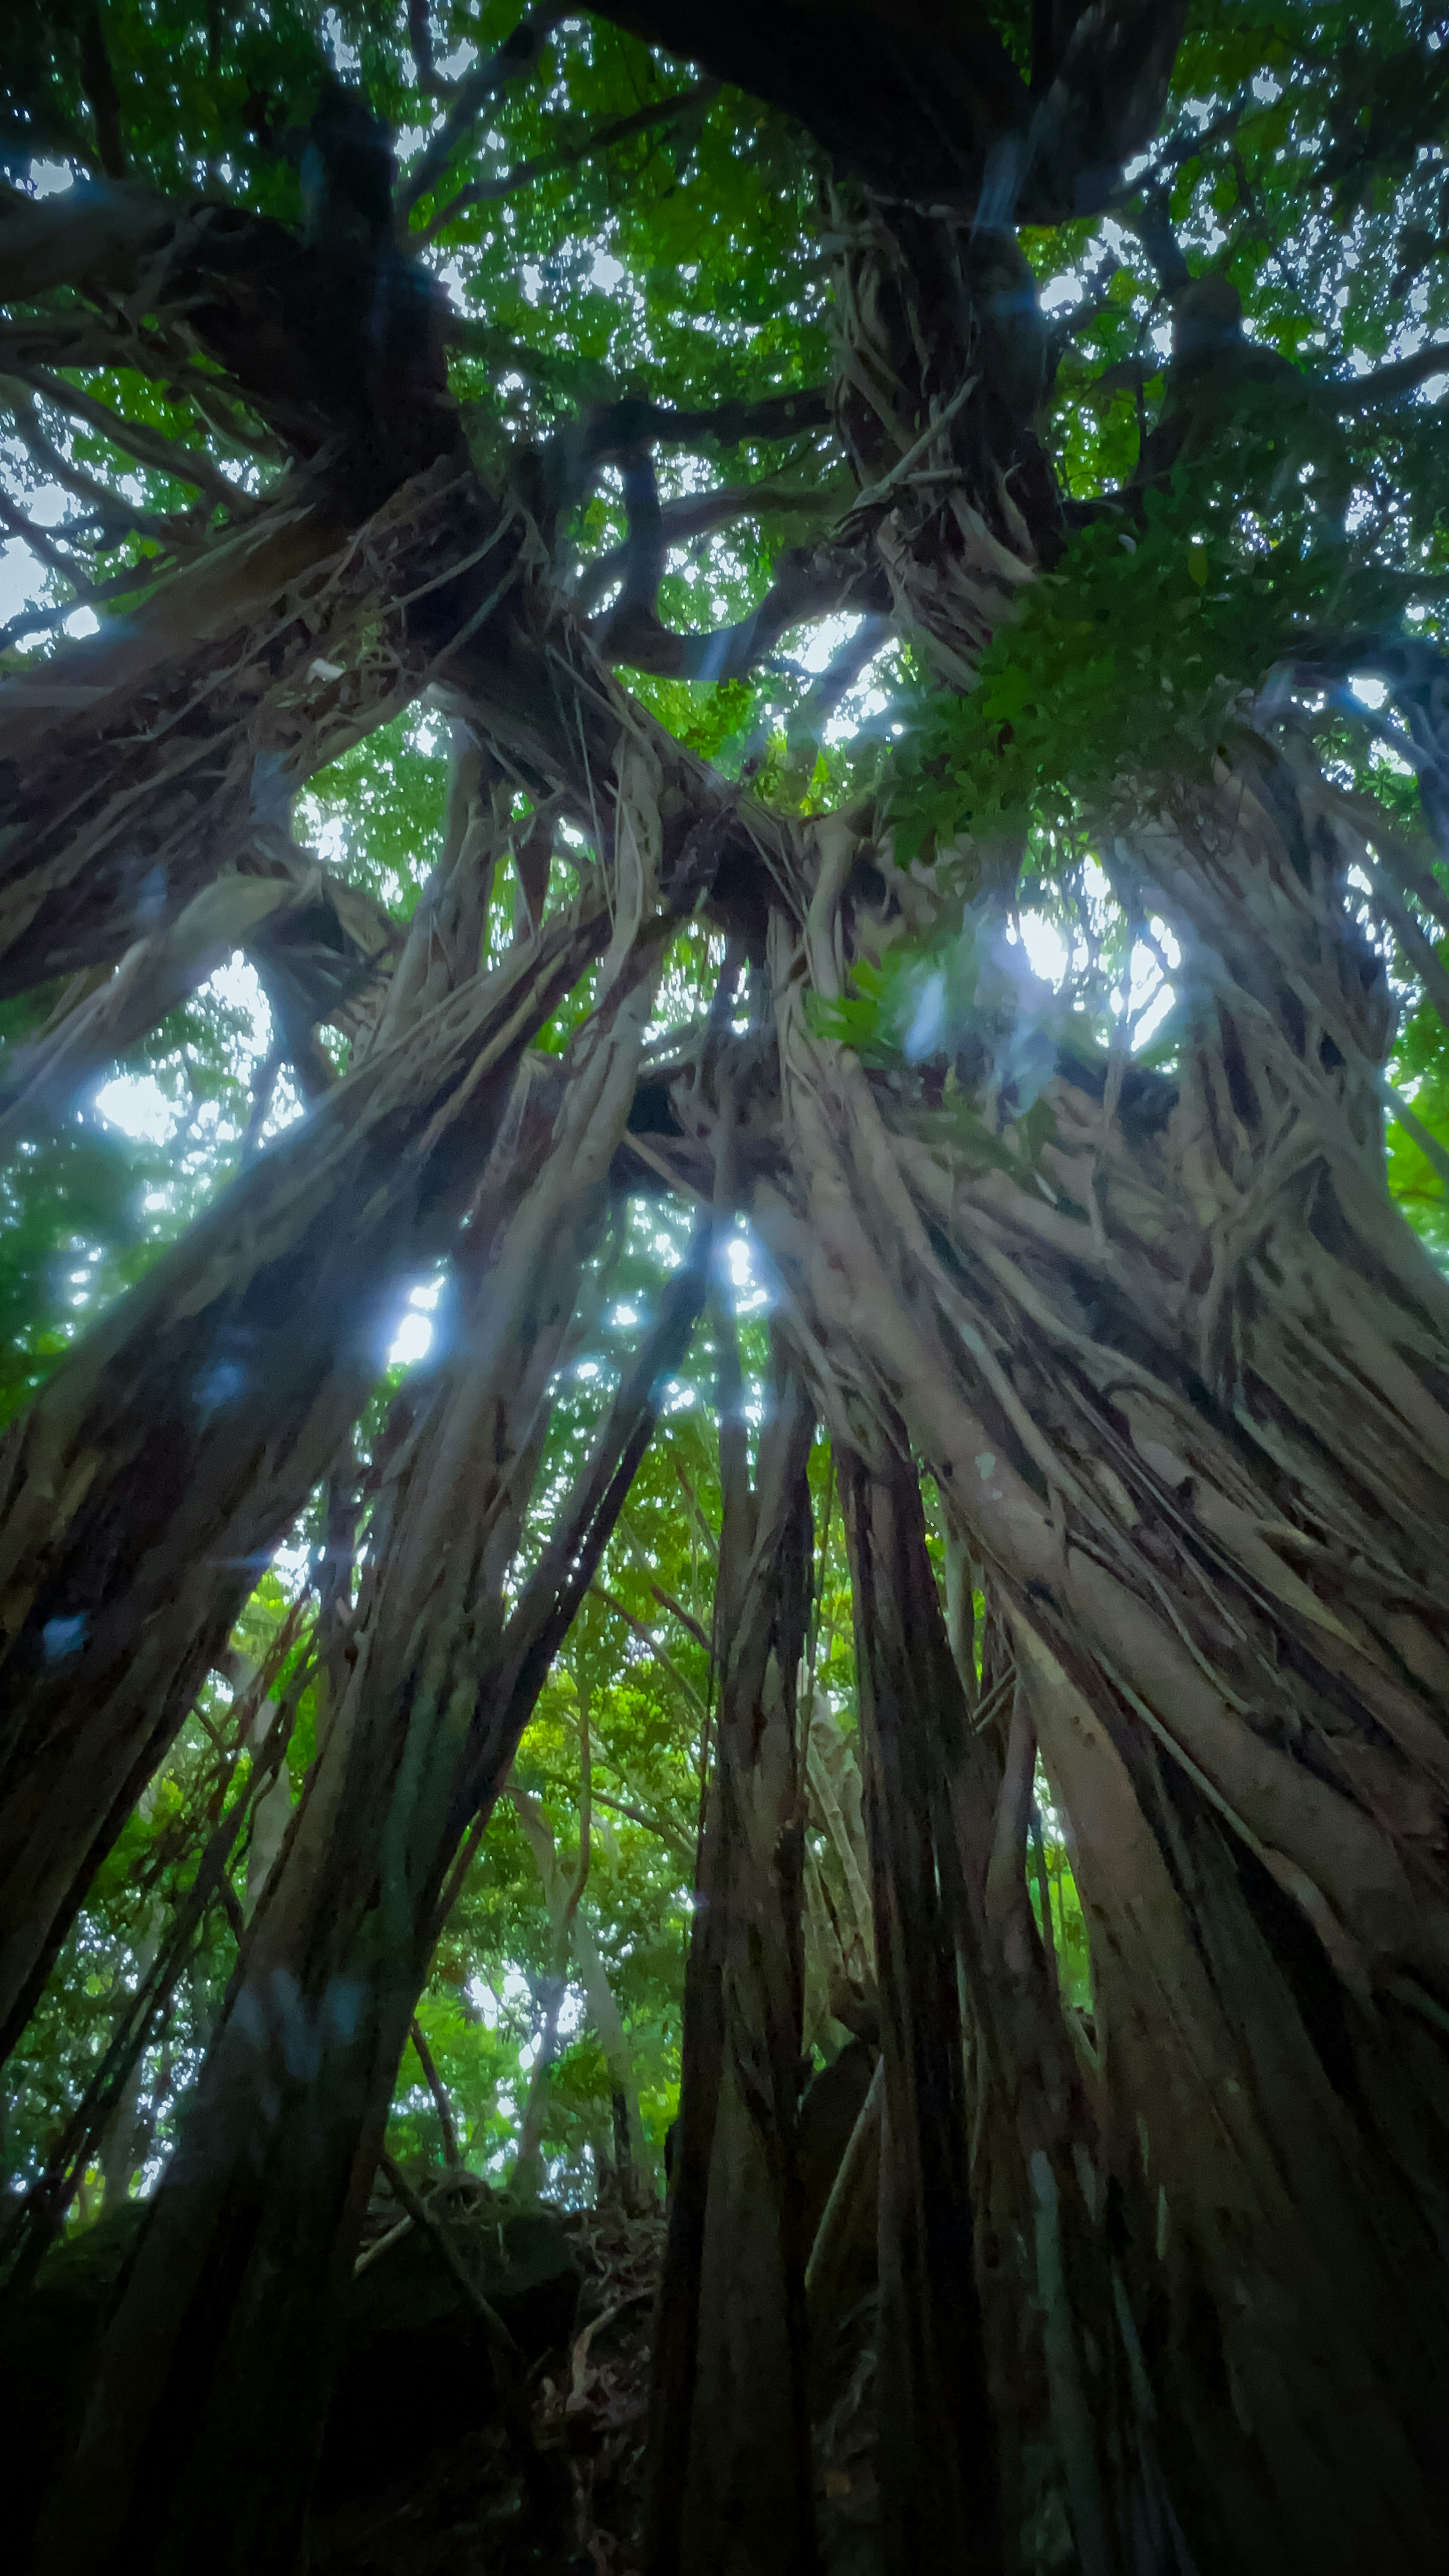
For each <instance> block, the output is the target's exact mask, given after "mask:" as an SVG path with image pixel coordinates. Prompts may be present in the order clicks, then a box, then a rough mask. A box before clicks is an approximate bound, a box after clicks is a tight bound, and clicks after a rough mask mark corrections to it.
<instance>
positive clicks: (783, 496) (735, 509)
mask: <svg viewBox="0 0 1449 2576" xmlns="http://www.w3.org/2000/svg"><path fill="white" fill-rule="evenodd" d="M812 502H813V503H815V504H816V505H817V506H819V507H821V508H823V507H824V506H825V499H824V495H823V494H822V493H821V491H820V490H819V488H818V487H810V486H806V487H805V488H803V489H801V488H797V487H795V486H793V485H787V484H783V483H726V484H720V485H719V486H718V487H717V488H716V489H715V490H714V491H713V492H690V493H686V494H685V495H684V497H683V498H682V499H681V500H678V501H666V502H664V503H663V505H662V507H661V509H660V512H659V528H660V535H661V537H662V540H663V544H664V548H665V551H666V552H670V551H672V550H673V549H674V548H675V547H677V546H684V545H688V544H689V543H690V542H691V540H692V539H694V538H696V537H707V536H711V535H713V534H714V532H715V530H716V529H719V528H727V527H729V526H731V525H732V523H733V522H734V521H735V520H736V519H750V518H763V517H765V515H766V514H767V513H774V512H776V511H779V512H781V513H783V514H787V515H788V514H793V513H795V512H797V511H801V510H806V509H808V508H809V507H810V505H811V504H812ZM629 552H630V549H629V547H628V545H622V546H611V547H610V549H609V552H608V553H607V554H605V555H596V556H595V557H594V558H593V560H592V562H590V563H586V564H585V565H584V566H583V567H582V569H581V571H580V573H579V576H578V579H577V581H576V582H575V584H574V589H573V601H574V605H575V607H576V608H577V609H578V610H579V612H580V614H581V615H587V613H588V611H589V609H590V608H591V607H592V606H593V603H594V601H595V600H596V599H597V598H598V597H599V595H600V593H601V592H602V591H604V590H607V588H608V586H609V583H610V582H611V581H613V580H615V579H617V578H618V577H619V576H621V575H622V574H623V572H624V569H625V565H626V563H627V561H628V558H629Z"/></svg>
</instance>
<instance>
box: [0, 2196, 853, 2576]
mask: <svg viewBox="0 0 1449 2576" xmlns="http://www.w3.org/2000/svg"><path fill="white" fill-rule="evenodd" d="M404 2180H405V2181H406V2182H407V2184H408V2189H409V2194H410V2197H411V2198H412V2201H413V2208H414V2213H415V2214H414V2216H413V2217H411V2218H409V2217H407V2216H404V2215H401V2214H400V2209H399V2203H398V2200H397V2198H396V2197H395V2196H394V2194H393V2193H392V2191H391V2190H390V2189H389V2188H388V2186H387V2185H386V2184H385V2183H384V2182H383V2181H382V2179H381V2177H380V2178H379V2185H378V2189H377V2192H376V2193H375V2195H374V2199H373V2202H372V2206H371V2209H370V2211H369V2215H368V2221H367V2228H366V2231H365V2235H364V2241H363V2250H362V2254H361V2257H360V2260H359V2263H358V2266H357V2270H356V2272H355V2274H354V2278H353V2282H352V2285H351V2296H350V2300H349V2305H348V2312H347V2314H346V2316H345V2319H344V2325H343V2338H342V2349H341V2356H340V2367H339V2371H338V2376H337V2380H336V2384H335V2388H334V2393H333V2397H332V2402H331V2406H330V2410H329V2413H328V2418H327V2425H326V2431H325V2436H324V2440H323V2446H322V2455H321V2462H320V2466H319V2471H318V2477H317V2485H316V2490H315V2496H314V2507H313V2512H312V2516H311V2520H310V2525H309V2530H308V2535H307V2553H306V2563H307V2567H308V2576H484V2571H486V2576H638V2571H639V2569H640V2567H641V2564H642V2519H643V2502H644V2461H645V2441H646V2432H647V2421H648V2407H649V2376H650V2340H651V2333H652V2328H653V2322H654V2310H655V2303H656V2300H657V2296H658V2290H659V2275H660V2266H661V2262H662V2259H663V2252H664V2226H665V2222H664V2217H663V2214H662V2212H661V2211H659V2210H657V2209H654V2210H649V2211H646V2212H644V2213H642V2214H641V2213H638V2212H631V2211H628V2210H626V2209H624V2208H623V2207H622V2206H620V2204H619V2203H618V2202H617V2201H609V2200H606V2201H605V2202H604V2203H603V2204H602V2205H600V2206H599V2207H596V2208H592V2209H574V2210H565V2209H558V2208H555V2207H553V2206H551V2205H550V2204H548V2203H546V2202H536V2203H531V2204H520V2203H519V2202H516V2201H514V2200H512V2199H511V2198H510V2197H509V2196H508V2195H507V2194H504V2193H494V2192H491V2191H490V2190H489V2189H488V2187H487V2185H486V2184H485V2183H483V2182H482V2181H481V2180H480V2179H479V2178H478V2177H477V2176H475V2175H470V2174H467V2173H461V2172H453V2173H448V2172H446V2171H439V2170H437V2169H433V2170H432V2171H431V2172H424V2171H422V2170H420V2169H415V2170H414V2172H413V2173H412V2175H411V2176H410V2177H404ZM143 2219H144V2207H143V2204H141V2203H139V2202H132V2203H130V2204H128V2205H127V2206H126V2207H124V2208H123V2209H119V2210H117V2211H115V2212H114V2213H113V2214H112V2215H111V2216H110V2217H108V2218H105V2219H102V2220H101V2221H99V2222H98V2223H96V2224H94V2225H92V2226H89V2227H86V2228H83V2229H81V2230H79V2231H77V2232H75V2233H74V2234H72V2235H70V2236H69V2237H67V2238H65V2239H63V2240H62V2241H61V2243H60V2244H58V2245H57V2246H55V2247H54V2248H53V2249H52V2251H51V2253H50V2254H49V2255H48V2256H47V2258H46V2260H45V2262H44V2263H43V2264H42V2266H41V2268H40V2271H39V2274H38V2276H37V2278H36V2280H35V2282H34V2284H33V2286H32V2287H31V2288H30V2289H29V2290H27V2291H24V2292H22V2293H20V2294H19V2295H7V2297H6V2299H5V2300H4V2302H3V2303H0V2421H4V2422H5V2423H6V2425H7V2429H8V2431H9V2432H10V2434H11V2435H13V2436H14V2453H13V2459H14V2464H15V2465H14V2471H13V2475H12V2480H11V2484H10V2490H9V2493H8V2495H7V2505H8V2509H9V2520H10V2525H11V2533H12V2536H13V2537H14V2538H15V2539H16V2541H17V2543H18V2545H19V2547H20V2550H21V2556H22V2558H23V2556H24V2545H25V2541H26V2537H27V2534H28V2533H29V2531H30V2530H31V2528H32V2524H33V2517H34V2515H35V2514H36V2512H37V2511H38V2509H39V2507H40V2503H41V2498H42V2496H43V2494H44V2493H45V2491H46V2488H47V2486H48V2485H49V2483H50V2481H51V2480H52V2479H53V2478H55V2477H56V2476H58V2475H63V2461H64V2459H65V2456H66V2453H67V2451H68V2449H69V2447H70V2445H71V2444H72V2443H73V2442H74V2440H75V2438H76V2436H77V2434H78V2432H79V2429H80V2423H81V2418H82V2415H83V2412H84V2405H85V2396H86V2391H87V2388H88V2386H89V2382H90V2377H91V2371H92V2369H93V2366H94V2362H95V2358H96V2354H97V2352H98V2349H99V2344H100V2338H101V2336H102V2334H103V2332H104V2329H105V2325H106V2322H107V2319H108V2317H109V2315H110V2314H111V2313H113V2310H114V2306H115V2302H116V2300H117V2298H118V2296H119V2295H120V2292H121V2288H122V2285H123V2282H124V2278H125V2275H126V2272H127V2269H128V2267H129V2259H130V2255H131V2253H132V2251H133V2249H134V2246H135V2244H136V2241H137V2237H138V2233H139V2229H140V2225H141V2223H142V2221H143ZM470 2285H471V2287H470ZM480 2291H481V2293H482V2296H481V2298H480ZM873 2306H874V2302H873V2297H871V2296H870V2295H867V2296H866V2297H865V2298H863V2299H862V2300H860V2301H859V2302H858V2304H857V2306H856V2309H855V2312H854V2315H853V2316H852V2317H851V2318H850V2319H849V2320H848V2321H847V2328H846V2334H845V2337H844V2339H843V2342H842V2347H841V2353H840V2356H839V2360H838V2365H837V2367H836V2369H835V2371H834V2374H833V2377H832V2381H831V2384H830V2386H829V2387H828V2388H825V2389H822V2390H820V2391H818V2392H817V2399H818V2416H817V2428H816V2458H815V2483H816V2511H817V2527H818V2532H819V2541H820V2566H821V2576H877V2570H878V2566H879V2514H878V2503H877V2490H876V2483H875V2467H874V2453H875V2407H874V2398H875V2387H874V2351H873V2339H872V2323H873ZM485 2309H486V2311H487V2313H486V2314H485ZM500 2320H501V2338H500ZM500 2339H502V2340H503V2341H504V2342H505V2343H506V2344H507V2345H508V2346H509V2348H510V2349H511V2358H509V2359H505V2360H502V2361H500V2359H499V2358H498V2347H499V2343H500ZM17 2563H19V2561H17Z"/></svg>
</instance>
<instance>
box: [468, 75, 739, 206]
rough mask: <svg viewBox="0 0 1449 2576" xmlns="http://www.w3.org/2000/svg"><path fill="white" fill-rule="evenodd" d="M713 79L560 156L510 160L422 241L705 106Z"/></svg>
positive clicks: (620, 120) (713, 91)
mask: <svg viewBox="0 0 1449 2576" xmlns="http://www.w3.org/2000/svg"><path fill="white" fill-rule="evenodd" d="M719 90H720V84H719V82H718V81H700V82H699V83H698V84H697V86H696V87H695V88H694V89H685V90H679V91H676V93H675V95H674V96H673V97H672V98H661V99H656V100H655V101H654V103H653V105H652V106H649V107H637V108H635V110H634V112H633V114H632V115H631V116H618V117H615V118H614V119H613V121H612V123H610V124H608V125H601V126H599V127H598V128H597V130H596V131H595V132H594V133H593V134H590V135H589V136H587V137H586V139H585V140H584V141H583V142H582V143H577V144H572V145H570V146H569V147H568V148H567V149H565V150H562V151H559V152H552V153H549V152H542V153H538V154H536V155H535V156H534V158H533V159H532V160H530V161H515V162H514V164H513V166H512V168H511V169H508V170H503V171H500V173H499V175H498V177H497V178H496V179H477V180H475V181H474V182H473V183H472V185H471V186H470V187H467V188H460V189H459V191H458V193H457V195H456V196H455V197H450V198H449V200H448V202H447V204H446V205H445V206H444V207H443V208H442V209H441V211H440V212H439V213H438V214H435V215H434V216H433V219H432V221H431V223H429V224H428V225H427V226H426V228H425V229H424V231H423V233H422V234H421V236H420V238H421V239H422V240H423V241H426V242H430V241H435V240H436V239H437V236H438V234H439V233H440V232H442V231H444V230H445V229H446V227H447V226H448V225H449V224H450V223H452V221H453V220H454V217H455V216H457V215H461V214H463V213H465V212H466V210H467V209H468V207H469V206H484V205H490V204H492V203H493V202H494V201H495V200H496V199H497V198H499V197H511V196H513V195H514V194H515V193H516V191H517V190H518V189H520V188H530V187H532V185H533V183H534V181H535V180H536V179H551V178H553V177H555V176H556V175H557V174H558V173H559V172H560V171H564V170H575V169H577V168H578V166H579V163H580V162H581V161H587V160H590V159H591V158H592V156H593V154H594V153H596V152H606V151H608V150H609V148H610V147H611V146H612V145H613V144H615V143H624V142H627V141H628V140H629V138H630V137H631V136H632V135H635V134H647V133H648V132H649V131H650V129H651V128H652V127H654V126H657V125H671V124H673V123H674V121H675V119H676V118H677V117H680V116H683V115H684V114H685V112H686V111H687V110H688V109H689V108H692V107H699V106H701V105H705V104H707V103H708V102H709V101H710V100H711V99H715V98H717V97H718V96H719Z"/></svg>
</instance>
